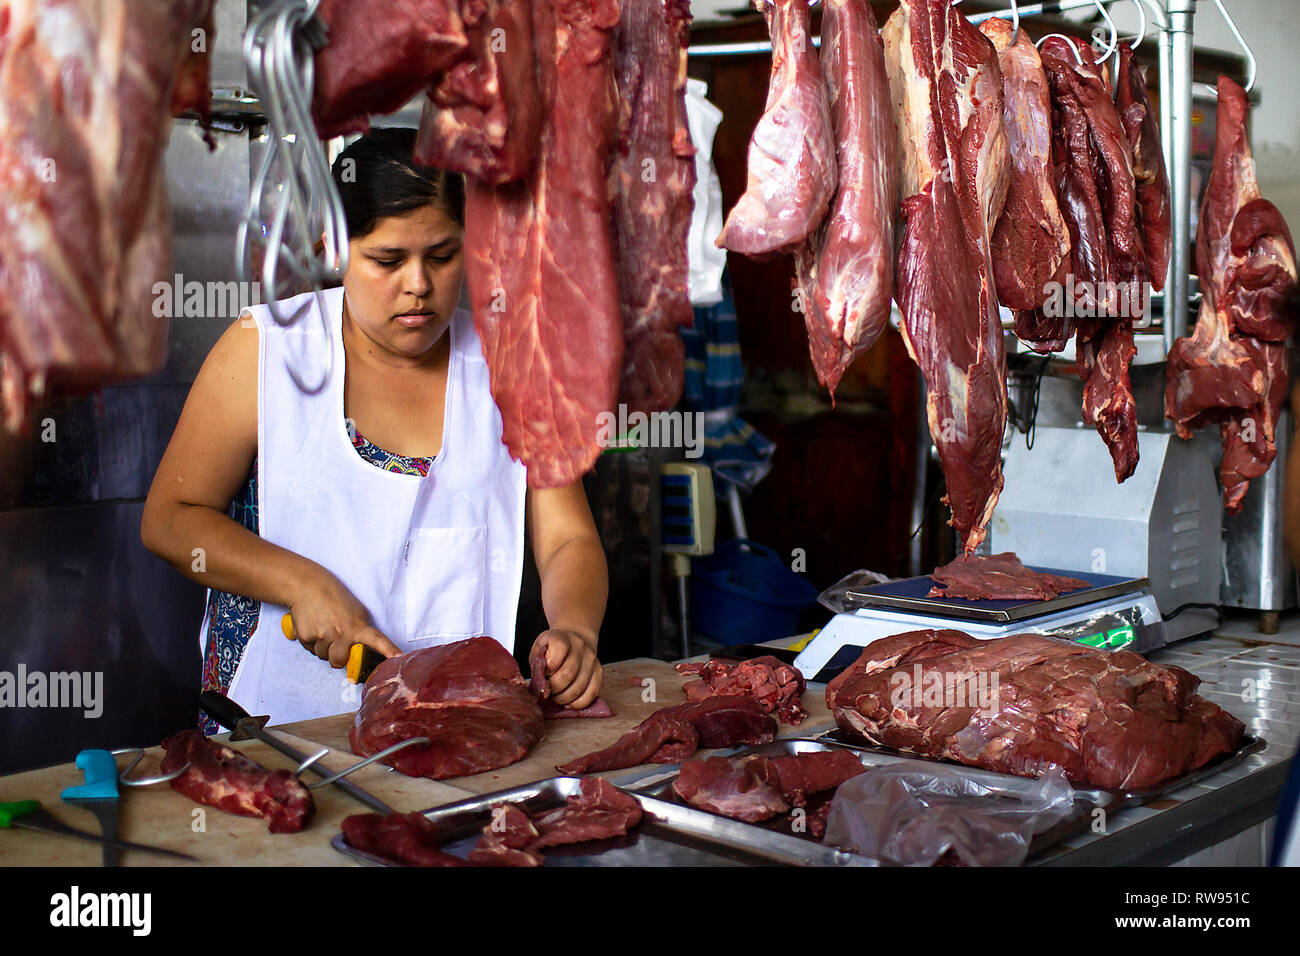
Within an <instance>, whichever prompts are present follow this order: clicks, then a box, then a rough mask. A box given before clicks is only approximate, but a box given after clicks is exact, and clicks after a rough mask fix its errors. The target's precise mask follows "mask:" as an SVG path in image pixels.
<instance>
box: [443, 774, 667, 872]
mask: <svg viewBox="0 0 1300 956" xmlns="http://www.w3.org/2000/svg"><path fill="white" fill-rule="evenodd" d="M641 816H642V811H641V804H640V803H639V802H637V799H636V798H635V797H632V796H629V795H628V794H626V793H624V792H623V791H621V790H619V789H618V788H617V787H614V786H612V785H611V784H608V783H606V782H605V781H604V780H600V779H597V778H594V777H593V778H588V779H586V780H583V781H582V783H581V787H580V791H579V792H578V793H576V794H574V795H573V796H571V797H569V798H568V800H566V801H565V802H564V805H563V806H560V807H557V808H555V809H554V810H549V811H547V812H544V813H537V814H529V813H528V811H526V810H525V809H523V808H522V807H520V806H518V805H517V804H505V805H503V806H501V807H498V808H496V809H495V810H494V812H493V816H492V821H491V822H490V823H489V824H488V825H487V826H486V827H484V828H483V836H482V838H481V839H480V840H479V842H478V844H477V845H476V846H475V847H474V849H473V850H472V851H471V852H470V855H469V859H470V861H471V862H472V863H476V864H480V865H487V866H541V865H542V862H543V859H542V853H541V851H542V850H544V849H546V848H547V847H552V846H566V845H569V844H573V843H586V842H588V841H590V840H608V839H610V838H611V837H617V836H623V835H624V834H626V833H627V832H628V831H629V830H631V829H632V828H633V827H635V826H636V825H637V824H638V823H640V822H641Z"/></svg>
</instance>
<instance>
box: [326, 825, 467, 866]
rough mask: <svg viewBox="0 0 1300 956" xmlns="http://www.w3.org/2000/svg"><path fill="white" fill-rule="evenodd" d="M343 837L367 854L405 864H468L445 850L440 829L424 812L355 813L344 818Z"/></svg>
mask: <svg viewBox="0 0 1300 956" xmlns="http://www.w3.org/2000/svg"><path fill="white" fill-rule="evenodd" d="M343 838H344V839H345V840H347V841H348V843H349V844H351V845H352V846H354V847H356V848H357V849H358V850H361V851H362V852H364V853H373V854H374V855H375V856H382V857H384V858H385V859H388V860H392V861H393V862H394V863H400V864H402V865H403V866H468V865H469V863H467V862H466V861H465V860H463V859H461V858H460V857H458V856H455V855H453V854H451V853H444V852H443V851H442V848H441V841H440V837H439V835H438V828H437V827H436V826H434V824H433V822H432V821H431V820H429V818H428V817H426V816H425V815H424V814H423V813H419V812H416V813H355V814H353V815H352V816H350V817H344V819H343Z"/></svg>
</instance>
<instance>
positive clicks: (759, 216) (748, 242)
mask: <svg viewBox="0 0 1300 956" xmlns="http://www.w3.org/2000/svg"><path fill="white" fill-rule="evenodd" d="M755 4H756V6H758V8H759V9H760V10H762V11H763V13H764V14H765V15H766V16H767V19H768V29H769V32H770V33H771V36H772V78H771V81H770V83H769V85H768V88H767V108H766V110H765V111H764V113H763V115H762V116H761V117H760V118H759V121H758V126H756V127H755V128H754V135H753V137H752V138H751V139H750V141H749V160H748V162H749V182H748V184H747V185H746V187H745V194H744V195H743V196H741V197H740V200H739V201H738V202H737V203H736V205H735V207H734V208H733V209H732V210H731V214H730V215H729V216H727V221H726V224H725V225H724V226H723V228H722V235H720V236H718V238H717V240H716V241H717V244H718V246H720V247H722V248H724V249H729V250H731V251H732V252H739V253H741V254H742V255H746V256H749V257H750V258H751V259H767V258H771V257H773V256H778V255H782V254H784V253H789V252H793V251H794V250H795V247H797V246H798V245H799V244H800V243H802V242H803V241H804V240H805V239H807V238H808V236H810V235H811V234H812V232H813V230H815V229H816V228H817V227H818V226H819V225H821V222H822V219H824V218H825V216H826V210H827V207H829V205H830V202H831V198H832V197H833V196H834V195H835V182H836V171H835V138H834V135H833V133H832V130H831V116H830V109H829V107H828V106H827V103H826V85H825V83H824V82H823V80H822V74H821V69H820V67H819V66H818V64H817V56H816V54H815V53H814V52H813V46H812V33H811V32H810V27H809V23H808V0H772V3H771V4H770V6H769V4H768V2H767V0H755Z"/></svg>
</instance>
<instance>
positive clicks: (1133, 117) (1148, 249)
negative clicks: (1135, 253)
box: [1115, 41, 1174, 292]
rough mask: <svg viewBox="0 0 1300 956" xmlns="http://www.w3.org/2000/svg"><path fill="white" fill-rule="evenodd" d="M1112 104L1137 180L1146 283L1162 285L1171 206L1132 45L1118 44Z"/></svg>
mask: <svg viewBox="0 0 1300 956" xmlns="http://www.w3.org/2000/svg"><path fill="white" fill-rule="evenodd" d="M1115 107H1116V108H1117V109H1118V110H1119V114H1120V120H1121V121H1122V122H1123V124H1124V132H1125V133H1126V134H1127V136H1128V143H1129V146H1130V148H1131V149H1132V150H1133V177H1134V180H1135V181H1136V183H1137V200H1138V204H1137V212H1138V231H1139V233H1140V234H1141V236H1142V248H1143V251H1144V253H1145V255H1146V267H1147V277H1148V278H1149V279H1150V281H1151V288H1153V289H1155V290H1156V291H1157V292H1159V291H1160V290H1161V289H1163V288H1164V287H1165V274H1166V273H1167V272H1168V271H1169V257H1170V255H1171V254H1172V252H1173V247H1174V246H1173V235H1174V225H1173V206H1172V204H1171V201H1170V198H1169V174H1168V172H1167V171H1166V170H1165V154H1164V152H1163V151H1162V149H1161V147H1160V121H1159V119H1158V118H1157V116H1156V111H1155V107H1153V106H1152V105H1151V97H1150V96H1149V95H1148V94H1147V84H1146V79H1145V77H1144V76H1143V75H1142V68H1141V67H1140V66H1138V65H1137V64H1136V63H1135V62H1134V60H1133V48H1132V47H1131V46H1130V45H1129V44H1128V43H1127V42H1126V41H1121V42H1120V45H1119V70H1118V71H1117V79H1116V83H1115Z"/></svg>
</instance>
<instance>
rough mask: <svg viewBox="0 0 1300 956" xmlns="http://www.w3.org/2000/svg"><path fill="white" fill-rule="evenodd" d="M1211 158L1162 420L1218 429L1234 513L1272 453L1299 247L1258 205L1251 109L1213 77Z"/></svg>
mask: <svg viewBox="0 0 1300 956" xmlns="http://www.w3.org/2000/svg"><path fill="white" fill-rule="evenodd" d="M1218 90H1219V108H1218V114H1217V118H1216V125H1215V144H1214V161H1213V166H1212V168H1211V171H1210V181H1209V184H1208V186H1207V188H1206V193H1205V200H1204V202H1203V203H1202V205H1201V219H1200V227H1199V230H1198V232H1197V236H1196V266H1197V272H1198V273H1199V276H1200V283H1201V292H1202V298H1201V310H1200V314H1199V316H1198V318H1197V322H1196V328H1195V330H1194V331H1193V333H1192V335H1191V336H1190V337H1189V338H1180V339H1178V341H1176V342H1175V343H1174V347H1173V348H1172V349H1170V351H1169V362H1168V366H1167V369H1166V374H1167V378H1166V382H1165V415H1166V416H1167V417H1169V418H1170V419H1172V420H1173V421H1174V423H1175V425H1176V427H1177V429H1178V434H1179V435H1180V436H1182V437H1183V438H1190V437H1191V436H1192V433H1193V431H1195V430H1196V429H1198V428H1202V427H1204V426H1205V425H1208V424H1211V423H1213V422H1219V423H1221V424H1222V426H1223V436H1222V437H1223V462H1222V465H1221V466H1220V470H1219V475H1220V478H1221V480H1222V482H1223V504H1224V508H1225V510H1226V511H1227V512H1228V514H1237V513H1238V512H1239V511H1240V510H1241V506H1242V501H1243V499H1244V498H1245V495H1246V491H1247V490H1248V489H1249V487H1250V481H1251V480H1252V479H1254V478H1259V477H1261V476H1262V475H1264V473H1265V472H1267V471H1268V468H1269V466H1270V465H1271V464H1272V462H1273V459H1274V457H1276V455H1277V445H1276V438H1277V435H1276V429H1277V422H1278V417H1279V415H1280V414H1281V409H1282V403H1283V401H1284V399H1285V398H1286V387H1287V368H1286V340H1287V338H1288V336H1289V335H1290V333H1291V330H1292V325H1293V322H1294V315H1293V313H1292V307H1291V306H1290V304H1289V300H1290V299H1291V297H1293V296H1294V294H1295V284H1296V262H1295V245H1294V243H1293V242H1292V239H1291V233H1290V230H1289V229H1288V228H1287V225H1286V222H1285V221H1284V220H1283V219H1282V215H1281V213H1280V212H1278V210H1277V207H1276V206H1274V205H1273V204H1272V203H1270V202H1268V201H1267V200H1266V199H1263V198H1262V197H1261V195H1260V191H1259V184H1258V183H1257V181H1256V178H1255V163H1254V160H1253V159H1252V158H1251V154H1250V146H1249V144H1248V142H1247V140H1246V119H1247V116H1248V113H1249V110H1250V103H1249V101H1248V100H1247V98H1246V93H1245V91H1244V90H1242V88H1241V87H1240V86H1238V85H1237V84H1236V83H1235V82H1233V81H1232V80H1231V79H1229V78H1228V77H1220V78H1219V87H1218Z"/></svg>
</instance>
